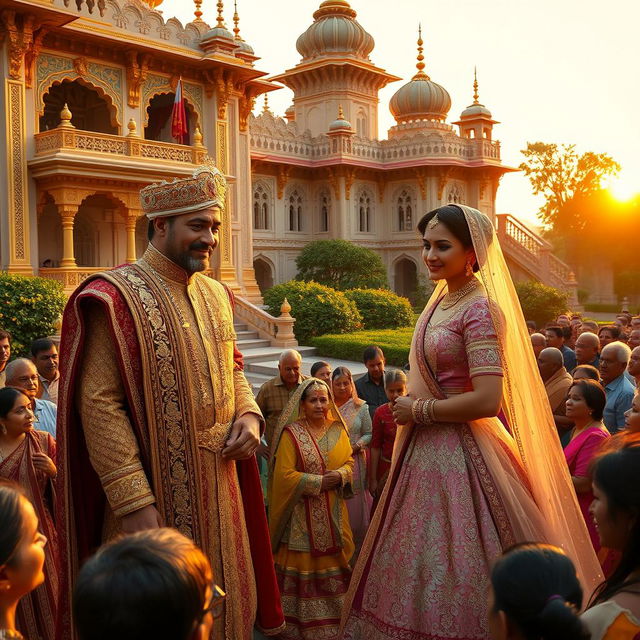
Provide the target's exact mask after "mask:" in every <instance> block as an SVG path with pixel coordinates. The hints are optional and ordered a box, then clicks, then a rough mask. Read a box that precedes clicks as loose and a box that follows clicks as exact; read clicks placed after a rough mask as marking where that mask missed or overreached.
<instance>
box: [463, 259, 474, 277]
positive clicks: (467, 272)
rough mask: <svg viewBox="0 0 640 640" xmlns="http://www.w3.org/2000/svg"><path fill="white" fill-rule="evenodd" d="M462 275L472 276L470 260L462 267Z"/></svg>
mask: <svg viewBox="0 0 640 640" xmlns="http://www.w3.org/2000/svg"><path fill="white" fill-rule="evenodd" d="M464 275H465V276H472V275H473V267H472V266H471V263H470V262H467V266H466V267H465V269H464Z"/></svg>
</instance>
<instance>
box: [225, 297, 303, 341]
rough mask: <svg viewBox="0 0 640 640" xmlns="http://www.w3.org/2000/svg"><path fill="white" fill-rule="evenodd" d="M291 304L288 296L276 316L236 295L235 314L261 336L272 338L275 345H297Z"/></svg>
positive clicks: (267, 338)
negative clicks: (278, 314)
mask: <svg viewBox="0 0 640 640" xmlns="http://www.w3.org/2000/svg"><path fill="white" fill-rule="evenodd" d="M290 311H291V306H290V305H289V303H288V302H287V300H286V298H285V300H284V302H283V303H282V307H281V309H280V316H279V317H278V318H275V317H274V316H272V315H270V314H268V313H267V312H266V311H265V310H264V309H261V308H260V307H256V305H255V304H252V303H251V302H249V301H248V300H245V299H244V298H242V297H240V296H236V297H235V316H236V318H237V319H238V320H241V321H242V322H244V323H246V324H248V325H249V326H250V327H251V328H252V329H254V330H255V331H257V332H258V334H259V335H260V337H261V338H263V339H266V340H270V341H271V346H273V347H297V346H298V341H297V340H296V337H295V335H294V334H293V325H294V324H295V318H292V317H291V315H290V313H289V312H290Z"/></svg>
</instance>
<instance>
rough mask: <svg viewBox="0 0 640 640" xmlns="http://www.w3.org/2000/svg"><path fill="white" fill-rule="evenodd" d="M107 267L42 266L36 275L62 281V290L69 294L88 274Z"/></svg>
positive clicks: (90, 274) (104, 269)
mask: <svg viewBox="0 0 640 640" xmlns="http://www.w3.org/2000/svg"><path fill="white" fill-rule="evenodd" d="M107 269H109V267H56V268H53V267H42V268H40V269H39V270H38V275H39V276H41V277H43V278H51V280H57V281H58V282H61V283H62V286H63V287H64V292H65V293H66V294H67V295H71V294H72V293H73V291H74V290H75V288H76V287H77V286H78V285H80V284H82V283H83V282H84V281H85V280H86V279H87V278H88V277H89V276H92V275H93V274H94V273H98V272H100V271H106V270H107Z"/></svg>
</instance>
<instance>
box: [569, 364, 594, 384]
mask: <svg viewBox="0 0 640 640" xmlns="http://www.w3.org/2000/svg"><path fill="white" fill-rule="evenodd" d="M578 371H584V373H585V374H586V375H587V377H588V378H589V379H591V380H595V381H596V382H600V372H599V371H598V370H597V369H596V368H595V367H594V366H593V365H592V364H579V365H578V366H577V367H576V368H575V369H574V370H573V371H572V372H571V375H572V376H574V377H575V375H576V373H577V372H578Z"/></svg>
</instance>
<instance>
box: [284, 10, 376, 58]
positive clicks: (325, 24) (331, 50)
mask: <svg viewBox="0 0 640 640" xmlns="http://www.w3.org/2000/svg"><path fill="white" fill-rule="evenodd" d="M356 15H357V14H356V12H355V11H354V10H353V9H352V8H351V6H350V5H349V3H348V2H347V1H346V0H325V1H324V2H323V3H322V4H321V5H320V7H319V8H318V10H317V11H316V12H315V13H314V14H313V18H314V23H313V24H312V25H311V26H310V27H309V28H308V29H307V30H306V31H305V32H304V33H303V34H302V35H301V36H300V37H299V38H298V41H297V42H296V49H298V52H299V53H300V55H301V56H302V58H303V59H304V60H309V59H312V58H320V57H323V56H332V55H349V56H354V57H356V58H361V59H364V60H367V59H368V58H369V54H370V53H371V52H372V51H373V47H374V44H375V43H374V41H373V37H372V36H371V35H370V34H369V33H367V31H365V29H364V27H362V25H360V24H359V23H358V22H357V21H356V19H355V18H356Z"/></svg>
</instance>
